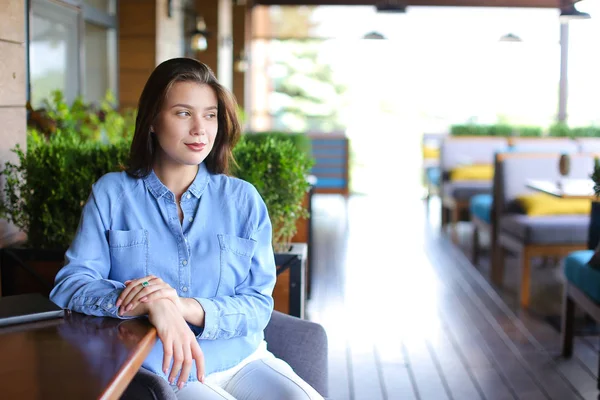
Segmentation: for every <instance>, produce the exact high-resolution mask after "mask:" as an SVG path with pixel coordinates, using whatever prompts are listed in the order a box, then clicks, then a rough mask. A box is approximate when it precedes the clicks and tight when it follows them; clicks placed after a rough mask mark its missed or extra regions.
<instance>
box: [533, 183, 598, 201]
mask: <svg viewBox="0 0 600 400" xmlns="http://www.w3.org/2000/svg"><path fill="white" fill-rule="evenodd" d="M561 182H562V185H559V184H558V182H554V181H550V180H538V179H531V180H529V181H527V187H528V188H530V189H533V190H537V191H538V192H542V193H546V194H549V195H551V196H555V197H560V198H563V199H567V198H568V199H589V200H595V199H596V195H595V194H594V181H592V180H591V179H564V180H562V181H561Z"/></svg>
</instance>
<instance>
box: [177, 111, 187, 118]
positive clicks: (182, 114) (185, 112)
mask: <svg viewBox="0 0 600 400" xmlns="http://www.w3.org/2000/svg"><path fill="white" fill-rule="evenodd" d="M177 115H179V116H182V117H189V116H190V113H189V112H188V111H179V112H178V113H177Z"/></svg>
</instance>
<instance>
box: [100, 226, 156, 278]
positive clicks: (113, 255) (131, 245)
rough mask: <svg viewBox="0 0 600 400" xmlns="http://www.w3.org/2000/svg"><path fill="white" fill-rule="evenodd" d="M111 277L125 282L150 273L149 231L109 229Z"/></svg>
mask: <svg viewBox="0 0 600 400" xmlns="http://www.w3.org/2000/svg"><path fill="white" fill-rule="evenodd" d="M108 246H109V248H110V279H114V280H117V281H121V282H124V281H126V280H128V279H137V278H141V277H143V276H146V275H148V274H147V269H148V231H146V230H145V229H133V230H130V231H117V230H110V231H108Z"/></svg>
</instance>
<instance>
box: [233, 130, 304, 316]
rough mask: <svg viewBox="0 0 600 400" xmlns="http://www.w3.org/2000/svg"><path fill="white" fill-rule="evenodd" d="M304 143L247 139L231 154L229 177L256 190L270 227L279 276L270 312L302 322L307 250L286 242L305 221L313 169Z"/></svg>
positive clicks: (287, 137) (282, 137)
mask: <svg viewBox="0 0 600 400" xmlns="http://www.w3.org/2000/svg"><path fill="white" fill-rule="evenodd" d="M302 136H304V135H302ZM303 140H305V139H302V138H301V137H299V135H294V134H284V133H274V134H270V133H261V134H247V135H244V136H243V137H242V140H241V141H240V143H238V145H237V146H236V147H235V149H234V156H235V159H236V164H237V166H236V168H235V173H234V174H235V175H236V176H238V177H239V178H241V179H244V180H246V181H248V182H251V183H252V184H253V185H254V186H255V187H256V189H257V190H258V192H259V193H260V194H261V196H262V197H263V199H264V201H265V203H266V205H267V209H268V210H269V217H270V218H271V223H272V224H273V244H274V250H275V262H276V264H277V276H278V279H277V286H276V287H275V291H274V293H273V297H274V298H275V307H276V309H277V310H278V311H282V312H284V313H287V314H291V315H294V316H297V317H303V316H304V299H305V294H306V285H307V276H308V274H307V258H308V244H307V243H291V240H292V238H293V237H294V234H295V233H296V230H297V223H298V221H299V220H301V219H304V218H306V217H308V212H307V209H306V205H305V204H304V203H303V199H304V198H305V196H306V193H307V192H308V190H309V188H310V184H309V183H308V182H307V176H308V174H309V172H310V168H311V167H312V163H313V161H312V159H311V158H310V156H309V151H310V150H307V148H306V147H305V145H302V144H301V143H303ZM303 146H304V147H303Z"/></svg>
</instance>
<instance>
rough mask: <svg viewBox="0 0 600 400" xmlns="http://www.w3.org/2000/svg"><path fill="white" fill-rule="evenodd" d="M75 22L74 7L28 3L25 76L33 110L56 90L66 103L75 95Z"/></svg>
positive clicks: (75, 13)
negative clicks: (29, 13) (29, 5)
mask: <svg viewBox="0 0 600 400" xmlns="http://www.w3.org/2000/svg"><path fill="white" fill-rule="evenodd" d="M78 21H79V12H78V10H77V9H76V8H75V7H70V6H63V5H60V4H58V3H50V2H46V1H41V0H33V1H32V3H31V22H30V39H29V40H30V42H29V76H30V86H31V93H30V101H31V104H32V106H33V107H34V108H38V107H40V106H41V104H42V101H43V100H44V99H46V98H48V97H49V95H50V93H51V92H52V91H54V90H57V89H58V90H61V91H62V92H63V93H64V95H65V98H66V99H67V101H69V102H70V101H73V100H74V99H75V97H76V96H77V95H78V94H79V92H80V86H79V81H80V80H79V57H78V55H79V39H78V38H79V35H78V28H77V27H78Z"/></svg>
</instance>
